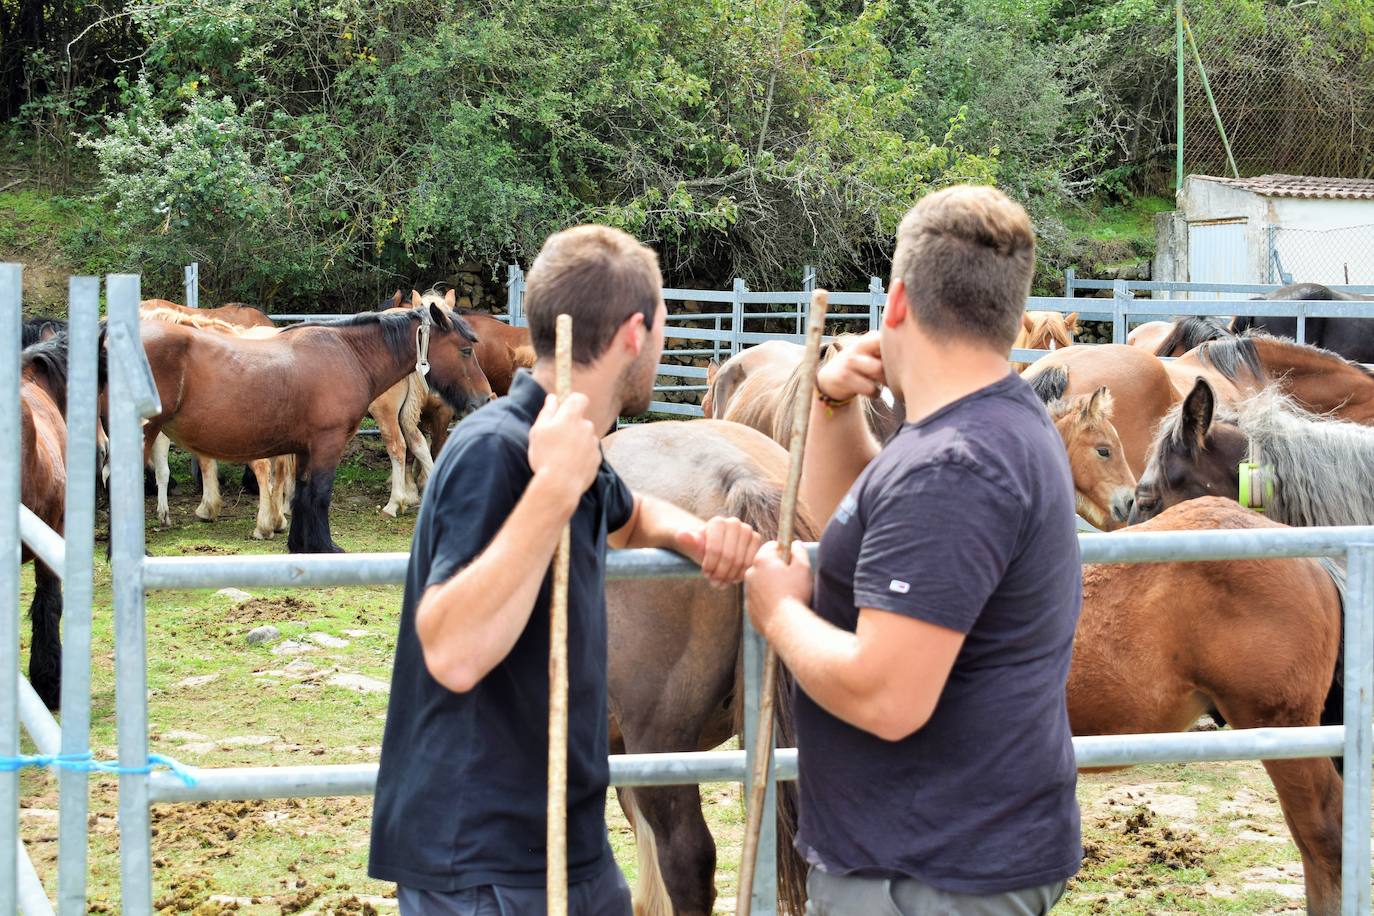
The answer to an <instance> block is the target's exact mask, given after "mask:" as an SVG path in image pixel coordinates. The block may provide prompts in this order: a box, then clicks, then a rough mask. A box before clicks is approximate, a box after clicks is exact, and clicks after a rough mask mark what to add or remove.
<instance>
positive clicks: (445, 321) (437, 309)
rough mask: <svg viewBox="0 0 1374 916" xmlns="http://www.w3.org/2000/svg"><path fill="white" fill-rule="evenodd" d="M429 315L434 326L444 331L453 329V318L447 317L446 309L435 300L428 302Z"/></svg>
mask: <svg viewBox="0 0 1374 916" xmlns="http://www.w3.org/2000/svg"><path fill="white" fill-rule="evenodd" d="M429 317H430V318H432V319H433V320H434V324H435V326H436V327H439V328H442V329H443V330H445V331H451V330H453V319H452V318H451V317H449V312H448V309H445V308H443V307H442V306H440V305H439V303H437V302H431V303H430V304H429Z"/></svg>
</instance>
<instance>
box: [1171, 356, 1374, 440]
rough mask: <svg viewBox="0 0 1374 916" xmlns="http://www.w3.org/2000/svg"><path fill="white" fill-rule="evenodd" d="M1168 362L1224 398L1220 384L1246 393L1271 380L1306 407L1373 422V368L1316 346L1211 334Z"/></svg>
mask: <svg viewBox="0 0 1374 916" xmlns="http://www.w3.org/2000/svg"><path fill="white" fill-rule="evenodd" d="M1170 366H1171V367H1179V368H1180V369H1186V370H1188V371H1191V372H1194V373H1195V374H1198V375H1206V376H1207V380H1208V381H1210V382H1211V383H1212V385H1213V388H1214V389H1216V390H1217V394H1218V395H1220V396H1221V399H1222V401H1223V402H1225V403H1231V402H1233V401H1234V400H1235V398H1233V397H1228V396H1227V395H1226V394H1224V393H1223V390H1224V389H1223V387H1220V386H1229V387H1231V388H1237V389H1239V390H1240V391H1243V392H1245V393H1247V394H1253V393H1255V392H1258V391H1260V390H1261V389H1263V388H1265V387H1266V386H1268V385H1270V384H1277V385H1278V386H1279V389H1280V390H1281V391H1282V392H1283V393H1284V394H1286V395H1288V396H1289V397H1291V398H1292V399H1293V400H1294V401H1296V402H1297V404H1298V406H1300V407H1302V408H1303V409H1304V410H1308V411H1311V412H1312V413H1317V414H1332V415H1334V416H1336V417H1339V418H1340V419H1342V420H1352V421H1354V422H1356V423H1365V424H1374V372H1370V371H1369V370H1368V369H1366V368H1365V367H1364V366H1362V365H1360V364H1359V363H1354V362H1351V361H1349V360H1347V359H1345V358H1344V357H1342V356H1339V355H1337V354H1335V353H1332V352H1330V351H1328V350H1322V349H1320V348H1318V347H1313V346H1308V345H1306V344H1300V343H1294V342H1293V341H1291V340H1284V339H1283V338H1280V337H1268V336H1265V335H1262V334H1259V335H1248V336H1244V337H1233V338H1230V339H1227V340H1214V341H1211V342H1210V343H1205V344H1203V345H1202V346H1200V347H1198V348H1197V349H1196V350H1194V351H1193V352H1191V353H1189V354H1187V355H1186V356H1183V357H1181V358H1179V359H1177V360H1175V361H1174V362H1173V363H1171V364H1170Z"/></svg>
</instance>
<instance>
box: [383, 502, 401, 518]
mask: <svg viewBox="0 0 1374 916" xmlns="http://www.w3.org/2000/svg"><path fill="white" fill-rule="evenodd" d="M400 510H401V507H400V506H397V505H396V504H395V503H387V504H386V505H385V506H383V507H382V514H383V515H389V516H391V517H392V518H395V517H396V516H397V515H399V514H400Z"/></svg>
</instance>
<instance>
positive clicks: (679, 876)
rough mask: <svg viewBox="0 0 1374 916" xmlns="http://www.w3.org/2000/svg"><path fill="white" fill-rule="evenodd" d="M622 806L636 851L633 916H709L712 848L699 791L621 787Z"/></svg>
mask: <svg viewBox="0 0 1374 916" xmlns="http://www.w3.org/2000/svg"><path fill="white" fill-rule="evenodd" d="M680 749H681V750H695V749H696V748H695V745H691V746H688V745H684V746H683V747H682V748H680ZM622 805H625V806H626V809H627V816H629V818H630V820H631V822H632V823H633V825H634V830H635V842H636V845H637V846H638V849H639V868H640V872H639V881H638V886H637V887H636V888H635V916H673V914H677V916H710V914H711V912H712V907H713V905H714V904H715V897H716V882H715V876H716V844H715V840H713V839H712V838H711V831H710V830H708V829H707V827H706V818H705V817H704V816H703V815H702V813H701V791H700V789H699V788H698V787H697V786H663V787H653V788H650V787H647V786H641V787H639V788H634V789H626V790H625V793H624V796H623V797H622Z"/></svg>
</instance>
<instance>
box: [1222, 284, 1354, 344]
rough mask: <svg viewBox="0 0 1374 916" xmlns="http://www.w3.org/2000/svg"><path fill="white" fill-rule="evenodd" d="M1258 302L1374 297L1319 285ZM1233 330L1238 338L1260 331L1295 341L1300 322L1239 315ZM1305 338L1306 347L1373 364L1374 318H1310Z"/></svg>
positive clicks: (1293, 287) (1303, 286)
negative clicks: (1238, 335)
mask: <svg viewBox="0 0 1374 916" xmlns="http://www.w3.org/2000/svg"><path fill="white" fill-rule="evenodd" d="M1257 298H1258V299H1268V300H1275V301H1284V300H1295V299H1296V300H1303V299H1305V300H1309V301H1312V300H1324V301H1337V302H1369V301H1374V296H1361V295H1360V294H1358V293H1347V292H1341V291H1338V290H1334V289H1332V288H1331V287H1329V286H1322V285H1321V284H1320V283H1293V284H1290V285H1288V286H1285V287H1283V288H1282V289H1279V290H1275V291H1274V292H1272V293H1267V294H1265V295H1263V296H1259V297H1257ZM1231 330H1232V331H1233V332H1235V333H1237V334H1242V333H1245V332H1247V331H1252V332H1253V331H1258V332H1262V333H1265V334H1272V335H1274V336H1275V337H1286V338H1288V339H1290V340H1295V339H1296V338H1297V336H1298V319H1297V318H1265V317H1259V316H1252V315H1237V316H1236V317H1235V319H1234V320H1233V321H1232V322H1231ZM1303 337H1304V338H1306V340H1305V342H1306V343H1309V344H1312V345H1313V346H1317V347H1322V348H1323V349H1327V350H1330V351H1332V352H1333V353H1337V354H1339V355H1340V356H1343V357H1345V358H1346V359H1353V360H1355V361H1357V362H1361V363H1369V362H1374V318H1309V319H1307V324H1306V326H1305V327H1304V329H1303Z"/></svg>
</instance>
